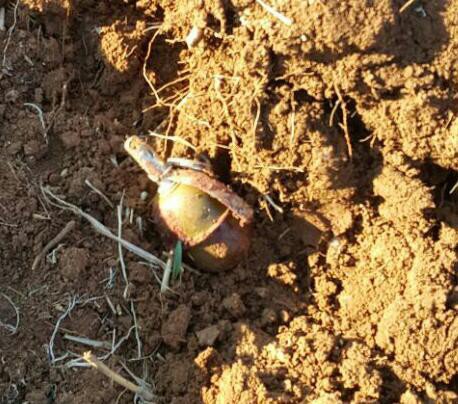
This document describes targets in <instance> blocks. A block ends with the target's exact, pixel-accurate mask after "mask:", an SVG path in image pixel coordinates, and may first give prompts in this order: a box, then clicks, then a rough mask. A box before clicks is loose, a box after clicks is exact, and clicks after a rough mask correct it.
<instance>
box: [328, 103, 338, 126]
mask: <svg viewBox="0 0 458 404" xmlns="http://www.w3.org/2000/svg"><path fill="white" fill-rule="evenodd" d="M339 105H340V100H337V101H336V102H335V104H334V106H333V107H332V111H331V115H330V116H329V126H333V125H334V115H335V114H336V112H337V108H339Z"/></svg>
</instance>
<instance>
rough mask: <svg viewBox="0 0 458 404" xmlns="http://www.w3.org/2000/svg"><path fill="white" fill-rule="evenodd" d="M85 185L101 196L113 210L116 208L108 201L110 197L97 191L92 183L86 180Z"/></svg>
mask: <svg viewBox="0 0 458 404" xmlns="http://www.w3.org/2000/svg"><path fill="white" fill-rule="evenodd" d="M84 183H85V184H86V185H87V186H88V187H89V188H91V189H92V190H93V191H94V192H95V193H96V194H97V195H99V196H100V197H101V198H102V199H103V200H104V201H105V202H106V203H107V204H108V205H110V207H111V208H114V205H113V203H112V202H111V201H110V200H109V199H108V197H107V196H106V195H105V194H104V193H103V192H102V191H100V190H99V189H97V188H96V187H95V186H94V185H92V183H91V182H90V181H89V180H88V179H87V178H86V180H85V181H84Z"/></svg>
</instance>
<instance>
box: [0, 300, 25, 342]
mask: <svg viewBox="0 0 458 404" xmlns="http://www.w3.org/2000/svg"><path fill="white" fill-rule="evenodd" d="M0 294H1V295H2V296H3V297H4V298H5V299H6V300H7V301H8V303H9V304H10V305H11V307H12V308H13V309H14V312H15V313H16V324H15V325H14V326H13V325H11V324H7V323H4V322H3V321H1V320H0V327H3V328H6V329H7V330H8V331H9V332H11V334H16V332H17V330H18V328H19V321H20V318H19V309H18V308H17V307H16V305H15V304H14V303H13V301H12V300H11V298H10V297H9V296H7V295H5V294H4V293H3V292H2V293H0Z"/></svg>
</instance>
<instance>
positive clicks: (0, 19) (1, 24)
mask: <svg viewBox="0 0 458 404" xmlns="http://www.w3.org/2000/svg"><path fill="white" fill-rule="evenodd" d="M0 31H5V8H4V7H0Z"/></svg>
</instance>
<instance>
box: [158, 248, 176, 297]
mask: <svg viewBox="0 0 458 404" xmlns="http://www.w3.org/2000/svg"><path fill="white" fill-rule="evenodd" d="M172 264H173V260H172V255H169V258H168V260H167V265H166V267H165V270H164V274H163V275H162V282H161V293H165V292H166V291H167V290H168V289H169V282H170V275H171V273H172Z"/></svg>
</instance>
